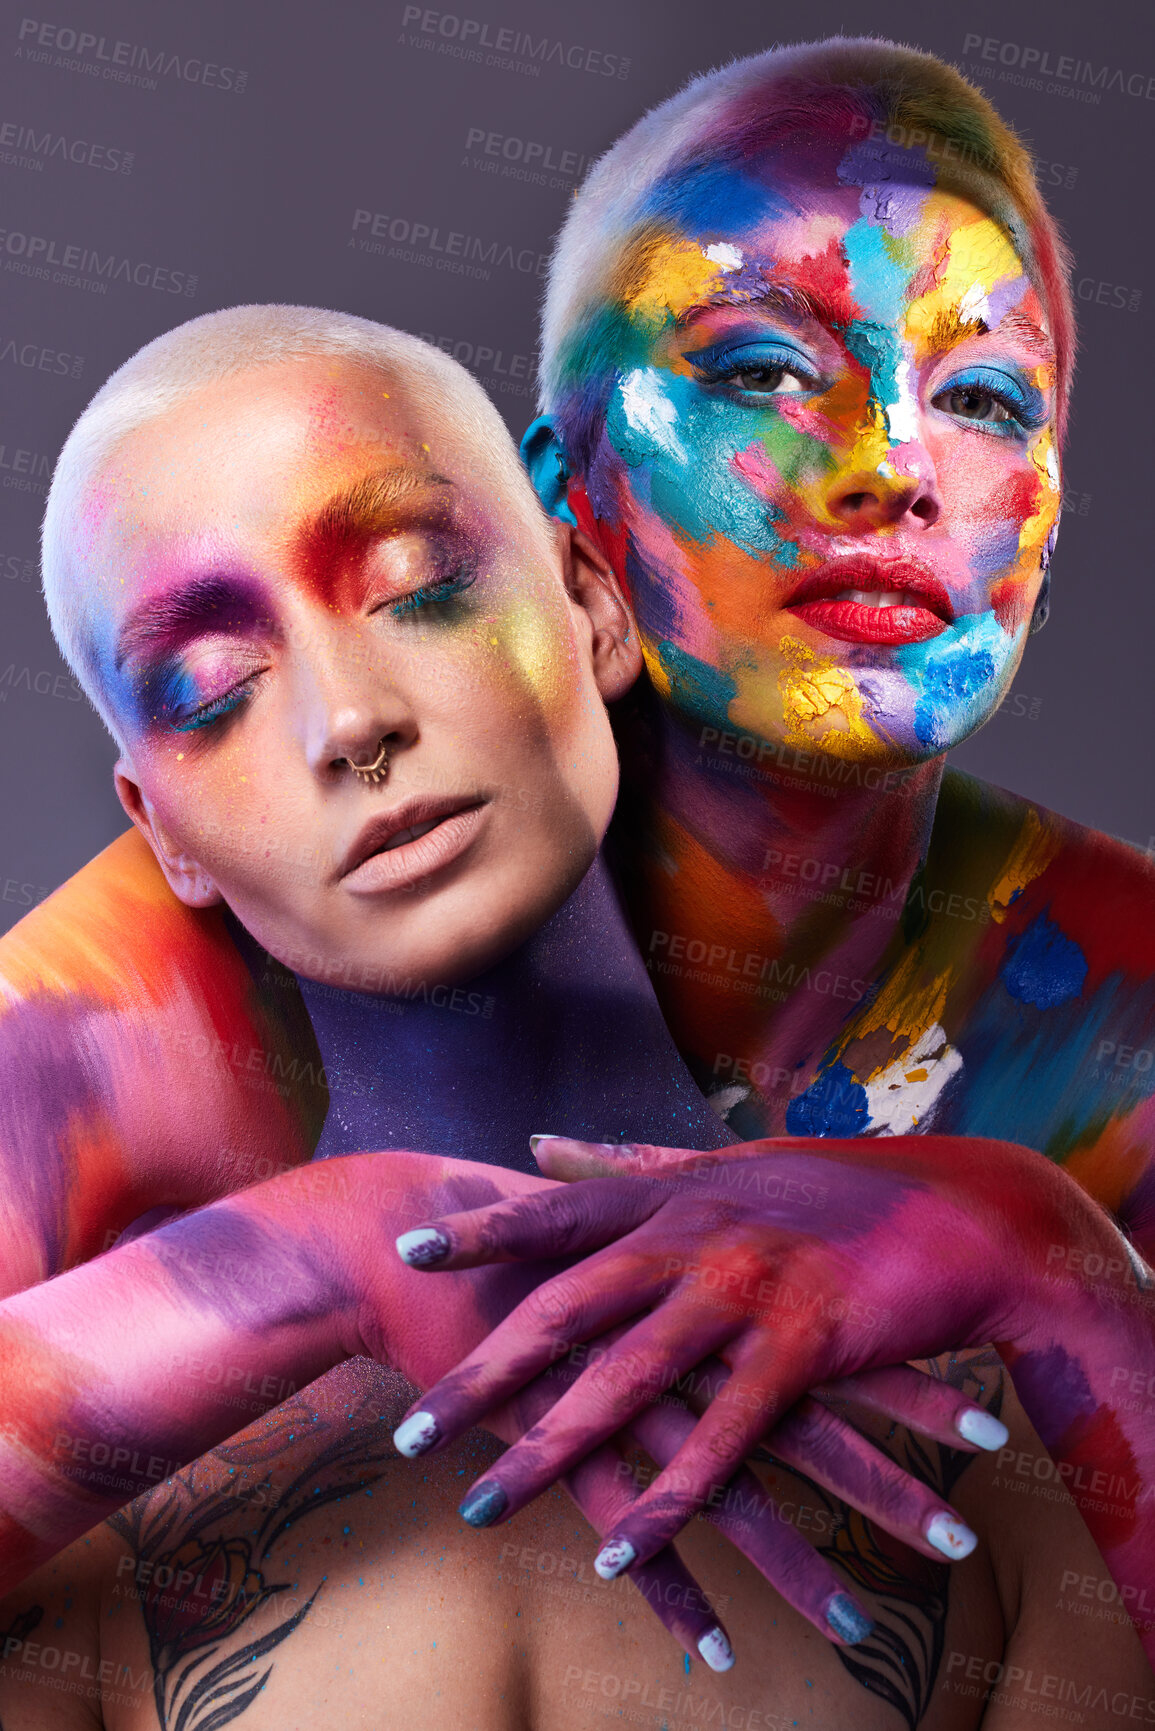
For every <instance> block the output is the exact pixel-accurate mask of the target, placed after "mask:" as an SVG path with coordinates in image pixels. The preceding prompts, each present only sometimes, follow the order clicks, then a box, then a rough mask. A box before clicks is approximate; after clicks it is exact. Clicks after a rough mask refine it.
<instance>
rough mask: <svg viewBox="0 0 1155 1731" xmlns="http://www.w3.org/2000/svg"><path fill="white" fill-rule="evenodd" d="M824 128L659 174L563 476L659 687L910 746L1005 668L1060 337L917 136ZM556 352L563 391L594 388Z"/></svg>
mask: <svg viewBox="0 0 1155 1731" xmlns="http://www.w3.org/2000/svg"><path fill="white" fill-rule="evenodd" d="M840 149H841V153H840V154H839V153H838V152H834V153H832V152H830V151H829V150H827V151H825V152H823V151H821V150H819V151H814V152H802V151H801V150H797V149H796V150H795V151H794V152H791V151H788V150H784V151H780V152H778V153H776V154H775V155H774V156H773V157H772V158H765V159H762V160H754V161H747V162H744V163H743V164H742V165H741V166H734V167H727V166H724V165H716V166H714V167H712V168H710V169H709V170H700V171H699V172H697V173H695V174H692V175H690V176H688V177H687V178H686V179H685V181H683V182H679V183H678V185H677V188H676V189H675V190H671V189H670V188H669V187H666V188H662V187H659V188H658V189H656V190H655V192H654V194H653V195H652V198H651V201H650V209H649V211H648V213H647V214H646V216H645V219H644V223H643V227H642V229H641V231H640V233H639V236H638V237H637V238H636V239H635V241H634V243H633V245H632V248H631V249H629V250H628V251H627V255H626V258H625V259H624V260H623V263H622V266H621V269H620V270H619V271H618V273H617V282H618V284H619V288H620V298H619V301H618V302H617V304H616V305H615V306H613V307H612V308H611V307H607V308H606V309H605V312H604V321H605V323H606V324H607V326H611V327H612V328H613V329H614V331H615V332H616V341H617V346H618V354H617V357H616V358H617V360H618V368H617V374H616V376H615V378H614V380H613V382H612V384H611V385H610V386H609V388H608V394H607V395H606V399H605V411H604V430H603V433H602V436H601V438H600V440H599V441H598V443H597V446H596V450H595V452H594V456H593V459H592V461H591V463H590V465H589V468H588V471H587V473H586V474H585V475H584V476H583V477H582V480H583V481H584V485H585V492H586V494H587V496H588V501H589V509H590V511H591V512H592V516H593V518H594V519H595V520H596V522H597V524H598V526H599V528H600V530H601V531H602V533H603V534H604V536H605V537H606V539H607V541H612V540H613V539H614V537H619V538H622V539H623V540H624V550H625V563H626V575H627V577H628V580H629V583H630V587H631V592H632V596H633V599H634V603H635V606H636V609H637V613H638V619H639V625H640V627H641V631H642V638H643V644H644V648H645V653H646V658H647V663H648V665H649V668H650V672H651V675H652V677H653V679H654V682H655V684H656V686H657V688H658V690H659V691H660V692H661V693H662V695H663V696H665V697H666V698H667V699H668V700H669V701H670V702H671V703H672V704H673V705H674V706H675V707H677V708H679V709H681V710H682V711H683V712H685V713H687V714H688V715H690V716H691V717H692V718H693V719H694V720H695V721H697V722H699V723H703V724H706V725H712V726H719V727H738V728H740V729H741V730H742V731H744V732H747V733H750V734H752V735H754V736H756V737H759V738H762V739H769V740H775V741H782V740H789V741H791V742H793V743H802V742H805V743H806V744H808V745H809V747H810V748H811V749H814V748H815V747H817V748H819V749H821V750H824V751H831V752H834V753H835V754H836V755H838V756H843V757H845V756H854V757H856V758H862V759H870V760H875V761H890V762H911V761H919V760H923V759H926V758H929V757H932V756H934V755H936V754H939V753H941V752H942V751H943V750H945V749H946V748H947V747H949V746H950V745H953V744H955V743H957V742H958V741H959V740H960V739H962V738H964V737H965V736H966V735H967V734H968V733H969V732H971V731H972V730H973V729H974V728H975V727H977V726H978V725H979V724H980V723H981V722H982V721H983V720H984V719H985V718H986V716H987V715H989V714H990V713H991V712H992V711H993V709H994V708H995V707H996V706H997V704H998V702H999V701H1000V699H1001V698H1002V696H1003V695H1004V693H1005V691H1006V689H1007V686H1008V684H1009V682H1010V679H1011V677H1012V675H1013V673H1014V670H1015V667H1016V666H1017V663H1018V659H1019V656H1020V654H1021V651H1022V647H1023V641H1024V637H1025V633H1026V629H1027V624H1028V621H1029V618H1030V613H1031V608H1032V605H1033V602H1034V599H1035V595H1036V593H1037V590H1038V586H1039V583H1040V581H1041V575H1042V569H1041V568H1042V565H1043V563H1044V560H1045V557H1046V552H1047V551H1049V542H1050V540H1051V539H1052V538H1053V532H1054V528H1055V525H1056V522H1057V518H1058V511H1059V499H1060V490H1059V475H1058V468H1057V461H1056V456H1055V445H1054V436H1053V404H1054V357H1053V354H1052V352H1051V343H1050V338H1049V336H1048V332H1047V320H1046V317H1045V314H1044V312H1043V308H1042V306H1041V303H1040V300H1039V296H1038V293H1037V291H1036V288H1035V287H1034V285H1033V283H1032V280H1031V276H1030V274H1029V272H1028V269H1027V266H1026V264H1025V263H1024V262H1023V261H1022V260H1021V259H1020V258H1019V256H1018V255H1017V254H1016V251H1015V249H1014V246H1013V245H1012V242H1011V239H1010V237H1009V236H1008V234H1007V233H1006V231H1005V230H1004V229H1003V228H1002V227H1001V226H1000V224H999V223H998V222H997V221H996V220H995V219H994V218H993V217H991V216H989V215H987V214H986V213H985V212H984V211H982V210H980V209H979V208H978V207H977V206H975V205H973V204H971V203H969V202H968V201H967V200H966V199H964V198H962V197H959V196H958V195H956V194H952V193H944V192H941V191H938V190H936V189H935V187H934V184H933V171H932V170H930V169H929V168H928V166H927V164H926V162H925V161H924V160H922V159H920V158H919V156H918V153H917V152H913V151H899V152H894V153H892V155H891V158H890V159H888V160H887V162H886V163H885V164H884V165H880V163H879V161H878V159H877V154H875V155H874V156H871V157H870V158H869V159H863V158H862V157H861V153H860V152H859V151H858V150H857V149H856V147H855V146H854V145H852V144H846V145H845V146H843V147H840ZM884 174H885V175H887V176H888V178H886V179H885V180H884V179H883V178H882V176H883V175H884ZM573 364H574V369H575V371H574V374H573V377H572V389H573V392H574V395H575V397H578V396H582V395H588V394H589V393H591V392H594V393H596V392H597V391H598V390H599V389H601V388H604V387H602V386H600V385H599V381H598V380H597V379H593V378H589V377H581V376H580V373H579V372H578V371H577V370H576V369H578V368H579V365H580V354H579V355H576V356H575V359H574V363H573ZM565 419H566V409H565V407H564V406H563V407H562V409H561V410H560V411H559V415H558V420H559V422H560V423H562V424H564V422H565ZM800 670H804V671H801V672H800ZM810 673H814V674H815V675H817V676H818V683H819V686H820V687H821V689H822V691H823V692H824V693H826V694H827V696H826V697H825V698H824V699H823V700H822V701H820V702H817V703H816V702H813V701H811V700H810V698H809V697H803V698H801V699H800V697H799V687H800V684H802V685H805V684H806V682H807V676H808V675H809V674H810ZM835 692H837V694H838V695H837V699H836V700H832V699H831V697H830V694H831V693H835ZM811 695H812V694H811Z"/></svg>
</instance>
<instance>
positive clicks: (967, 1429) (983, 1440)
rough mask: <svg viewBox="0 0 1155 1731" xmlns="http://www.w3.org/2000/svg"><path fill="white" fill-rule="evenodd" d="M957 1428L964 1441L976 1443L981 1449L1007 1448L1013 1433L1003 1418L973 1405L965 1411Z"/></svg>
mask: <svg viewBox="0 0 1155 1731" xmlns="http://www.w3.org/2000/svg"><path fill="white" fill-rule="evenodd" d="M955 1429H956V1430H957V1431H958V1434H959V1435H960V1436H961V1437H962V1438H963V1439H964V1441H966V1442H969V1443H974V1445H975V1447H976V1448H980V1449H1001V1448H1005V1447H1006V1444H1007V1441H1008V1439H1009V1438H1010V1434H1011V1433H1010V1431H1009V1430H1008V1429H1007V1427H1006V1425H1005V1424H1003V1422H1002V1420H1001V1419H997V1418H996V1417H995V1416H994V1414H993V1413H990V1412H984V1411H983V1409H982V1407H981V1406H973V1407H971V1409H970V1411H969V1412H964V1413H963V1415H962V1417H961V1418H960V1419H959V1421H958V1423H957V1424H956V1426H955Z"/></svg>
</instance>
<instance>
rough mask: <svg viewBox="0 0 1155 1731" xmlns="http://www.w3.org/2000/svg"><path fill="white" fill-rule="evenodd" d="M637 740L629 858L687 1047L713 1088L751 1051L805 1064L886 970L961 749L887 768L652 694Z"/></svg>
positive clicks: (639, 931) (622, 820)
mask: <svg viewBox="0 0 1155 1731" xmlns="http://www.w3.org/2000/svg"><path fill="white" fill-rule="evenodd" d="M712 735H713V737H711V736H712ZM619 737H620V744H621V749H622V756H623V763H624V781H623V797H622V799H621V801H620V802H619V817H618V819H617V821H616V824H615V830H614V838H613V845H614V858H615V861H619V860H620V862H621V864H620V872H621V877H622V882H623V886H624V888H625V893H626V898H627V902H628V906H629V910H630V916H631V920H632V922H633V926H634V932H635V936H636V938H637V941H638V944H639V946H640V948H641V951H642V955H643V958H644V959H645V961H646V963H647V965H648V966H649V968H650V971H651V978H652V980H653V983H654V988H655V991H656V993H657V996H658V1001H659V1002H660V1004H661V1005H662V1008H663V1012H664V1014H665V1016H666V1019H667V1021H668V1022H669V1024H670V1026H671V1029H672V1031H673V1033H674V1036H675V1039H676V1040H677V1042H678V1045H679V1047H680V1049H681V1050H682V1051H683V1052H685V1053H686V1054H687V1055H689V1056H690V1057H691V1059H692V1061H693V1065H694V1068H695V1071H696V1073H697V1074H698V1075H699V1077H700V1078H701V1079H703V1081H704V1085H706V1086H707V1087H709V1086H710V1085H711V1079H712V1078H715V1077H717V1078H723V1077H724V1076H725V1075H726V1074H727V1073H728V1063H729V1061H730V1060H732V1059H735V1058H740V1057H746V1058H753V1057H754V1056H755V1055H757V1056H758V1057H759V1058H760V1059H762V1060H763V1061H765V1060H766V1059H767V1058H768V1056H769V1055H770V1054H773V1055H774V1061H775V1062H779V1063H782V1064H785V1065H786V1067H787V1068H791V1069H792V1068H793V1067H794V1066H795V1065H796V1064H797V1063H800V1062H801V1061H803V1059H805V1058H806V1057H808V1056H811V1055H814V1054H816V1053H818V1052H820V1051H821V1050H823V1049H824V1048H825V1046H826V1044H827V1043H828V1041H829V1039H830V1038H831V1037H832V1036H833V1034H834V1033H835V1032H836V1031H837V1029H838V1028H839V1027H840V1026H841V1024H842V1022H843V1021H844V1020H845V1017H846V1015H847V1013H848V1011H849V1010H850V1009H851V1008H852V1007H853V1005H854V1003H855V1002H858V1001H860V1000H861V998H862V996H863V995H864V993H865V991H866V990H867V989H868V987H869V983H870V982H871V981H872V980H873V978H874V977H876V975H877V972H878V970H879V967H880V964H881V962H882V959H883V957H884V955H885V953H886V952H887V950H888V949H889V947H890V945H891V942H892V939H893V938H894V934H895V931H896V927H897V925H898V921H899V918H900V916H901V913H902V909H903V905H904V903H905V901H906V897H907V893H908V890H909V888H910V884H911V881H912V879H913V878H914V876H915V874H916V872H917V871H918V869H919V866H920V864H921V863H922V861H923V860H924V858H925V856H926V851H927V847H928V844H929V840H930V833H931V828H932V826H933V822H934V813H935V804H936V801H937V798H938V792H939V787H940V784H941V780H942V774H943V769H944V765H945V760H944V759H943V758H936V759H934V760H933V761H931V762H929V763H926V764H922V765H919V766H918V767H916V768H913V769H909V770H899V771H891V772H886V771H883V770H881V769H878V768H875V767H873V766H867V765H864V764H862V763H859V762H856V761H854V760H842V759H837V758H832V757H827V756H821V757H820V756H818V755H817V754H807V753H805V752H803V751H797V752H796V751H795V750H794V749H793V748H792V747H781V748H779V747H773V746H770V745H765V746H760V745H759V743H758V742H757V741H756V740H754V739H753V738H751V737H749V736H746V735H742V734H739V733H730V734H726V733H719V732H718V730H713V729H709V728H703V727H701V726H700V725H697V724H691V723H687V722H686V721H684V720H683V719H681V718H680V717H678V716H677V715H676V714H675V713H673V712H672V711H671V710H669V709H668V708H667V707H666V706H664V705H663V704H661V703H660V702H659V701H658V699H657V698H656V697H655V696H654V694H653V692H652V690H651V689H650V688H648V687H647V688H646V690H645V691H644V692H641V693H639V696H638V698H637V699H636V701H635V702H634V703H633V705H632V707H631V709H630V711H629V712H628V714H627V715H626V716H625V717H623V719H622V724H621V726H620V728H619ZM819 980H821V984H817V983H816V982H818V981H819ZM800 983H801V985H802V987H803V989H801V990H799V989H796V988H797V986H798V985H799V984H800Z"/></svg>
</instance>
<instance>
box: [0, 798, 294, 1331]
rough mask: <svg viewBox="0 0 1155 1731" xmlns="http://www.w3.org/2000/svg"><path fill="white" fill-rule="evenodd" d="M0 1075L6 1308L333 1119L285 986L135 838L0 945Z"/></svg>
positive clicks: (284, 1154) (279, 1164)
mask: <svg viewBox="0 0 1155 1731" xmlns="http://www.w3.org/2000/svg"><path fill="white" fill-rule="evenodd" d="M0 1078H2V1085H0V1297H4V1296H7V1295H8V1294H10V1293H13V1292H19V1291H21V1290H23V1289H24V1288H25V1287H28V1286H32V1285H33V1284H34V1283H35V1282H37V1281H40V1280H47V1279H49V1278H50V1277H51V1276H52V1275H54V1274H58V1273H60V1272H61V1271H62V1270H64V1269H66V1268H71V1267H74V1266H76V1265H77V1264H78V1263H80V1262H83V1261H85V1260H86V1259H87V1258H88V1257H90V1256H94V1255H96V1254H97V1253H98V1252H99V1251H101V1250H105V1249H107V1248H108V1246H109V1245H110V1244H111V1243H112V1242H113V1241H114V1240H115V1239H116V1237H117V1236H118V1234H119V1233H120V1232H122V1231H123V1230H124V1229H125V1228H126V1227H127V1226H129V1225H130V1224H131V1223H133V1222H134V1221H136V1220H138V1219H139V1218H140V1217H141V1216H142V1215H143V1216H148V1215H149V1214H150V1212H152V1211H154V1210H168V1211H172V1212H179V1211H181V1210H183V1209H187V1208H196V1207H199V1206H200V1205H201V1204H202V1203H205V1202H209V1201H212V1200H214V1199H215V1198H216V1197H219V1196H224V1195H227V1194H229V1193H230V1192H231V1191H234V1190H239V1189H242V1188H244V1186H246V1185H248V1184H253V1183H255V1182H257V1181H258V1180H260V1179H261V1178H265V1177H268V1176H270V1175H271V1174H273V1173H275V1172H279V1171H282V1170H284V1169H286V1168H289V1167H292V1166H296V1165H299V1164H301V1163H303V1162H304V1161H307V1160H308V1159H309V1158H310V1156H311V1154H312V1151H313V1148H314V1147H315V1145H316V1141H317V1137H318V1135H319V1134H320V1129H321V1125H322V1123H323V1122H324V1117H325V1111H326V1108H327V1105H328V1092H327V1088H326V1085H325V1076H324V1071H323V1070H322V1067H321V1057H320V1053H319V1051H318V1050H317V1046H316V1041H315V1039H314V1037H313V1031H312V1028H311V1026H310V1024H309V1020H308V1016H307V1014H306V1012H305V1009H304V1005H303V1004H302V1002H301V999H300V994H299V992H298V991H297V986H296V982H295V981H294V979H293V977H292V975H291V974H288V973H286V972H285V970H283V969H280V968H278V967H277V966H276V964H274V963H271V962H269V961H268V959H267V958H265V957H263V955H262V956H261V957H259V958H257V959H256V960H253V961H247V960H246V958H245V957H244V956H243V955H242V953H241V951H240V950H239V949H238V947H237V944H236V942H234V939H233V936H232V933H231V931H230V928H229V926H228V924H227V923H226V921H225V918H224V916H223V915H222V913H221V912H220V910H219V909H215V908H214V909H210V910H207V911H194V910H192V909H190V908H186V907H184V906H183V905H182V904H181V903H180V902H178V901H177V899H176V897H175V896H174V895H173V894H172V891H171V890H170V889H169V887H168V885H167V884H166V883H165V881H164V878H163V877H162V876H161V873H160V870H159V868H158V866H157V864H156V861H155V860H154V858H153V856H152V854H151V852H150V851H149V849H148V847H147V845H146V843H145V842H144V841H143V839H142V838H141V836H140V835H139V833H138V832H137V831H136V830H135V829H133V830H130V831H129V833H128V834H127V835H123V836H120V837H119V838H118V839H117V840H116V841H114V842H113V843H112V845H111V846H110V847H107V848H105V850H104V852H103V853H101V854H99V855H98V856H97V857H96V859H94V860H92V861H91V862H90V863H89V864H88V865H86V866H85V867H84V868H83V869H82V870H81V871H79V872H77V873H76V875H75V877H72V878H70V879H69V880H68V882H67V883H66V884H64V885H63V886H62V887H61V888H60V889H59V890H57V891H56V893H55V894H54V895H52V896H50V897H49V898H48V900H47V901H45V902H43V903H42V904H41V905H40V906H39V907H37V908H35V909H34V910H33V911H32V912H31V913H30V914H28V915H27V916H26V917H25V918H24V919H23V920H21V921H20V923H19V924H18V925H17V926H15V927H14V928H13V929H12V930H11V931H10V932H8V933H7V934H6V935H5V936H4V937H3V938H2V939H0Z"/></svg>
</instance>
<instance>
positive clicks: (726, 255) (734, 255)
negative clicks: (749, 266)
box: [702, 240, 742, 270]
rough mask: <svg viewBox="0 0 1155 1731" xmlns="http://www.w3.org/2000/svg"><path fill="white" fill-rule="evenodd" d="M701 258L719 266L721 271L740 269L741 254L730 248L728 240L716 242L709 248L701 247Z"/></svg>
mask: <svg viewBox="0 0 1155 1731" xmlns="http://www.w3.org/2000/svg"><path fill="white" fill-rule="evenodd" d="M702 257H703V258H708V259H709V261H710V263H711V264H720V265H721V267H722V269H723V270H741V268H742V254H741V252H740V251H739V249H738V248H737V247H736V246H731V245H730V242H729V241H728V240H716V241H714V242H712V244H711V245H710V246H705V247H703V248H702Z"/></svg>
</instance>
